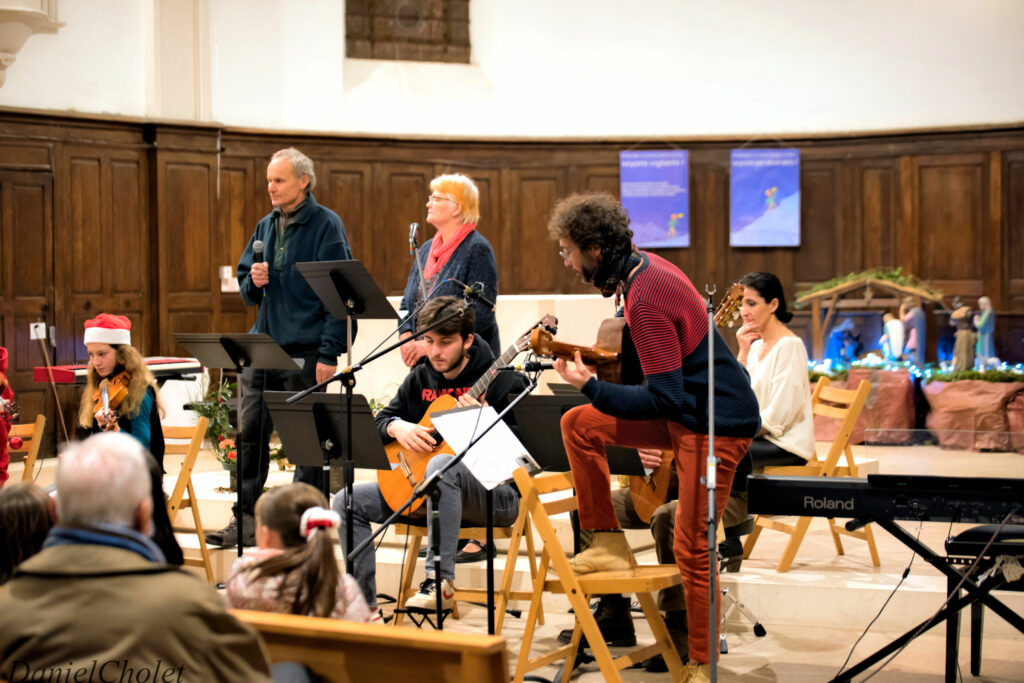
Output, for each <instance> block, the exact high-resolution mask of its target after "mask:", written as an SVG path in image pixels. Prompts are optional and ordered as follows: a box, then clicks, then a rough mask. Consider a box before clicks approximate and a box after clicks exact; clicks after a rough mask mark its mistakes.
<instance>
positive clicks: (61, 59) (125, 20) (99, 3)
mask: <svg viewBox="0 0 1024 683" xmlns="http://www.w3.org/2000/svg"><path fill="white" fill-rule="evenodd" d="M58 18H59V20H60V21H61V22H63V23H64V24H65V25H64V26H62V27H61V28H60V29H59V30H58V31H57V32H56V33H53V34H38V35H34V36H32V37H31V38H29V39H28V42H27V43H25V46H24V47H22V48H21V50H20V51H19V52H18V55H17V57H16V59H15V62H14V64H13V65H12V66H10V67H8V68H7V82H6V83H4V85H3V86H2V87H0V106H7V107H27V108H34V109H55V110H60V111H76V112H87V113H102V114H119V115H124V116H148V115H157V113H158V112H155V111H150V110H149V108H148V102H149V98H150V96H151V86H148V85H147V79H148V77H149V74H151V73H152V71H153V3H152V2H151V1H150V0H61V2H60V4H59V5H58Z"/></svg>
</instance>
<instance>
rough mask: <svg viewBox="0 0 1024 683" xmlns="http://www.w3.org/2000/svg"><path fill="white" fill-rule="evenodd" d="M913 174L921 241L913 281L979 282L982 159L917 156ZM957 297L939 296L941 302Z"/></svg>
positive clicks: (984, 163)
mask: <svg viewBox="0 0 1024 683" xmlns="http://www.w3.org/2000/svg"><path fill="white" fill-rule="evenodd" d="M917 168H918V177H919V181H918V188H919V189H918V191H919V192H920V197H919V198H918V201H917V204H918V207H919V213H920V226H921V228H920V232H921V236H922V239H921V240H920V242H919V245H918V247H919V249H920V253H919V256H918V261H919V263H920V270H919V271H918V272H916V273H915V275H917V276H918V277H921V278H924V279H929V280H933V281H956V280H961V281H962V280H981V279H982V271H983V268H984V265H983V263H982V254H983V250H984V249H985V247H986V245H985V243H984V242H985V237H986V232H987V231H986V230H985V213H986V208H987V198H986V196H987V193H986V192H985V183H986V180H987V175H988V159H987V158H986V157H985V156H984V155H980V154H979V155H930V156H922V157H920V158H919V160H918V165H917ZM983 198H986V199H985V201H983ZM988 246H990V247H994V246H995V245H988ZM937 284H938V282H937ZM939 286H941V285H939ZM959 293H960V292H956V291H944V294H946V295H947V296H953V295H955V294H959Z"/></svg>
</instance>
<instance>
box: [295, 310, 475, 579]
mask: <svg viewBox="0 0 1024 683" xmlns="http://www.w3.org/2000/svg"><path fill="white" fill-rule="evenodd" d="M348 303H350V302H346V305H348ZM468 305H469V302H468V300H467V306H468ZM465 311H466V309H465V308H462V309H460V310H458V311H455V312H454V313H450V314H449V315H446V316H445V317H443V318H441V319H440V320H438V321H437V322H435V323H434V324H433V325H428V326H427V327H425V328H423V329H422V330H421V331H420V334H422V333H424V332H429V331H430V330H433V329H435V328H437V327H440V326H441V325H444V324H445V323H447V322H448V321H450V320H453V319H455V318H458V317H461V316H462V315H464V314H465ZM410 317H411V315H410ZM347 318H348V320H347V332H348V353H349V361H350V362H351V359H352V316H351V315H349V316H347ZM406 320H408V317H407V318H406ZM414 339H416V336H415V335H414V336H412V337H406V338H405V339H400V340H399V341H397V342H395V343H394V344H392V345H391V346H388V347H387V348H385V349H383V350H381V351H378V352H377V353H373V354H371V355H369V356H367V357H366V358H364V359H362V360H361V361H359V362H358V363H356V364H355V365H349V367H347V368H343V369H342V370H339V371H338V372H336V373H334V375H332V376H331V377H328V378H327V379H325V380H324V381H323V382H318V383H317V384H315V385H313V386H311V387H309V388H308V389H303V390H302V391H300V392H298V393H296V394H295V395H293V396H290V397H289V398H288V399H287V400H286V401H285V403H288V404H291V403H296V402H297V401H301V400H302V399H304V398H305V397H307V396H309V395H310V394H311V393H313V392H314V391H318V390H319V389H322V388H323V387H326V386H327V385H328V384H330V383H331V382H335V381H339V380H340V381H341V382H342V383H343V384H344V385H345V403H346V407H347V410H346V415H347V417H346V422H345V430H346V435H345V469H344V475H345V492H346V496H345V540H346V542H347V546H346V547H348V548H351V547H352V544H353V543H354V542H355V538H354V531H353V529H352V514H353V512H352V485H353V483H354V478H355V475H354V473H355V465H354V464H353V455H352V390H353V388H354V387H355V385H356V376H355V374H356V372H358V371H359V370H362V369H363V368H364V367H365V366H366V365H368V364H369V363H371V362H372V361H374V360H376V359H378V358H380V357H381V356H383V355H385V354H387V353H390V352H391V351H393V350H395V349H397V348H398V347H399V346H402V345H403V344H407V343H409V342H411V341H412V340H414ZM330 469H331V465H330V455H329V452H328V451H327V450H325V451H324V477H326V478H327V479H328V480H329V478H330ZM328 490H329V485H328ZM324 495H325V497H327V498H328V499H329V498H330V494H329V493H326V492H325V494H324ZM345 568H346V570H349V569H351V567H350V565H349V564H348V563H347V562H346V565H345Z"/></svg>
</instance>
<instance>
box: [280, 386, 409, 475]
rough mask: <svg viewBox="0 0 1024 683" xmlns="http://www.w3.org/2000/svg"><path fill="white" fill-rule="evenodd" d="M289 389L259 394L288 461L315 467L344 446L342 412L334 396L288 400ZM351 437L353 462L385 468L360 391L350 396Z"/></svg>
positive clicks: (334, 456)
mask: <svg viewBox="0 0 1024 683" xmlns="http://www.w3.org/2000/svg"><path fill="white" fill-rule="evenodd" d="M291 396H292V392H290V391H265V392H263V398H264V400H266V402H267V409H268V410H270V414H271V415H272V416H273V418H274V426H275V427H276V428H277V433H278V434H279V435H280V437H281V443H282V444H284V446H285V453H287V454H288V461H289V462H291V463H294V464H297V465H308V466H310V467H318V466H320V465H321V464H323V457H325V456H326V457H328V458H330V459H331V460H336V459H338V458H340V457H341V456H342V453H343V452H344V448H345V437H346V431H345V413H344V411H343V410H342V408H341V405H339V403H338V400H337V397H335V396H332V395H331V394H311V395H310V397H309V399H308V400H307V401H303V402H301V403H288V402H287V401H288V399H289V398H290V397H291ZM352 399H353V400H352V415H353V418H352V422H353V425H354V426H353V429H352V440H353V441H355V442H356V443H358V444H359V451H358V452H356V453H355V456H354V457H355V466H356V467H359V468H361V469H369V470H389V469H391V465H390V463H389V462H388V456H387V453H385V452H384V444H383V443H382V442H381V440H380V433H379V432H378V431H377V423H376V422H374V420H373V412H372V411H371V410H370V404H369V403H367V401H366V397H365V396H363V395H362V394H356V395H355V396H353V397H352Z"/></svg>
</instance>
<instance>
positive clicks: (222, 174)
mask: <svg viewBox="0 0 1024 683" xmlns="http://www.w3.org/2000/svg"><path fill="white" fill-rule="evenodd" d="M254 169H255V166H254V164H253V161H252V159H248V158H235V157H226V156H224V155H222V156H221V159H220V170H219V178H220V186H219V188H218V191H217V197H216V208H217V234H216V238H215V240H214V241H215V242H216V247H215V251H214V253H215V258H214V267H215V268H217V270H218V275H219V272H220V268H221V267H223V266H228V267H230V269H231V273H232V277H234V272H235V267H236V266H237V265H238V259H239V258H240V257H241V255H242V252H243V251H244V250H245V247H246V245H248V243H249V238H250V237H251V236H252V231H253V229H254V228H255V226H256V221H255V220H254V219H253V206H252V205H253V198H252V195H253V193H254V190H253V187H252V186H253V182H254V175H255V170H254ZM218 291H219V290H218ZM255 320H256V308H255V307H249V306H246V305H245V302H243V301H242V297H241V296H240V295H239V294H238V292H220V322H219V324H218V325H217V329H216V331H217V332H247V331H248V330H249V329H250V328H251V327H252V324H253V323H254V322H255Z"/></svg>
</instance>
